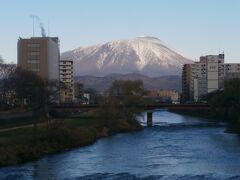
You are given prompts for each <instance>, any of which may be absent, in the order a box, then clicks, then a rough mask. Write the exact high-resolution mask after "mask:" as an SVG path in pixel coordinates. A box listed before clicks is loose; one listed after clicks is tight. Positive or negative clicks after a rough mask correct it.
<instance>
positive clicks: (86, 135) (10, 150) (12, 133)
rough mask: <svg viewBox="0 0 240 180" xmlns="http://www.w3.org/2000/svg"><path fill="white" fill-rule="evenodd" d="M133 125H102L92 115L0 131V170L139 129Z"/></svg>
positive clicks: (119, 122)
mask: <svg viewBox="0 0 240 180" xmlns="http://www.w3.org/2000/svg"><path fill="white" fill-rule="evenodd" d="M141 129H142V127H141V126H140V125H139V123H137V122H133V121H132V122H128V121H123V120H121V121H120V120H118V121H115V122H114V123H113V124H111V125H106V124H104V123H103V122H102V121H100V120H99V118H98V117H96V116H95V115H94V113H85V114H84V115H82V116H81V117H79V118H73V119H54V120H52V121H51V123H50V125H49V126H48V127H47V126H46V124H45V123H41V124H39V125H38V128H37V132H36V131H34V127H33V126H31V125H30V126H22V127H18V128H15V129H9V130H5V131H4V130H0V144H1V146H0V167H3V166H8V165H15V164H20V163H24V162H27V161H32V160H36V159H38V158H40V157H42V156H43V155H46V154H52V153H57V152H62V151H66V150H68V149H70V148H75V147H81V146H86V145H89V144H92V143H94V142H95V141H96V140H98V139H99V138H102V137H107V136H110V135H114V134H116V133H122V132H131V131H138V130H141Z"/></svg>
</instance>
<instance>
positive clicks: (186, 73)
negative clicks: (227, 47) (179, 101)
mask: <svg viewBox="0 0 240 180" xmlns="http://www.w3.org/2000/svg"><path fill="white" fill-rule="evenodd" d="M239 74H240V64H225V63H224V54H219V55H208V56H202V57H200V61H199V62H195V63H194V64H185V65H184V66H183V73H182V83H183V84H182V87H183V100H184V101H196V102H197V101H200V100H202V99H204V97H205V96H206V95H207V94H208V93H211V92H214V91H216V90H221V89H223V88H224V80H225V79H226V78H232V77H239Z"/></svg>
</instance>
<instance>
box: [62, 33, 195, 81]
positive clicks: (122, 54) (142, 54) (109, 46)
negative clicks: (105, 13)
mask: <svg viewBox="0 0 240 180" xmlns="http://www.w3.org/2000/svg"><path fill="white" fill-rule="evenodd" d="M62 57H65V58H70V59H72V60H73V61H74V75H76V76H79V75H95V76H105V75H107V74H111V73H120V74H127V73H132V72H139V73H142V74H145V75H148V76H163V75H180V73H181V69H182V65H183V64H185V63H191V62H192V61H191V60H189V59H187V58H185V57H183V56H182V55H180V54H179V53H177V52H175V51H173V50H171V49H170V48H168V47H167V46H166V45H165V44H164V43H163V42H162V41H161V40H160V39H158V38H155V37H150V36H144V37H137V38H133V39H126V40H116V41H111V42H107V43H104V44H100V45H99V44H98V45H94V46H89V47H85V48H82V47H80V48H77V49H74V50H72V51H68V52H65V53H63V54H62Z"/></svg>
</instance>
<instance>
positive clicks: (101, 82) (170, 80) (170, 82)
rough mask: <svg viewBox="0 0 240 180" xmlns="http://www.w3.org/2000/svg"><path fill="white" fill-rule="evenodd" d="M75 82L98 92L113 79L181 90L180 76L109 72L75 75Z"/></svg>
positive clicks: (149, 87)
mask: <svg viewBox="0 0 240 180" xmlns="http://www.w3.org/2000/svg"><path fill="white" fill-rule="evenodd" d="M74 79H75V81H76V82H79V83H82V84H84V87H85V88H93V89H96V90H97V91H99V92H103V91H105V90H107V89H108V88H109V87H110V85H111V84H112V82H113V81H114V80H142V81H143V82H144V86H145V89H146V90H159V89H172V90H177V91H181V87H182V84H181V83H182V80H181V77H180V76H162V77H148V76H146V75H142V74H138V73H131V74H126V75H122V74H110V75H107V76H105V77H95V76H77V77H75V78H74Z"/></svg>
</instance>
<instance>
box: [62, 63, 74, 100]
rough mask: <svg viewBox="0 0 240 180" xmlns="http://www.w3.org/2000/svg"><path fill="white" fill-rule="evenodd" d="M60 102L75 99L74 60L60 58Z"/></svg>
mask: <svg viewBox="0 0 240 180" xmlns="http://www.w3.org/2000/svg"><path fill="white" fill-rule="evenodd" d="M59 69H60V84H61V87H60V102H61V103H72V102H73V101H74V81H73V61H72V60H68V59H61V60H60V67H59Z"/></svg>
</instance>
